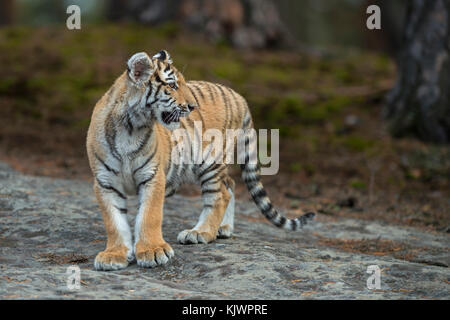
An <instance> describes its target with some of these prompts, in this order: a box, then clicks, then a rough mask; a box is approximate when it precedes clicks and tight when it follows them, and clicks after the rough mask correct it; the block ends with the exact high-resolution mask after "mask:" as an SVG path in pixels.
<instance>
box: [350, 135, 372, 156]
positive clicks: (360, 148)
mask: <svg viewBox="0 0 450 320" xmlns="http://www.w3.org/2000/svg"><path fill="white" fill-rule="evenodd" d="M343 145H344V146H345V147H346V148H347V149H349V150H350V151H356V152H364V151H366V150H368V149H370V148H371V147H372V146H373V145H374V141H372V140H369V139H366V138H364V137H360V136H349V137H345V138H343Z"/></svg>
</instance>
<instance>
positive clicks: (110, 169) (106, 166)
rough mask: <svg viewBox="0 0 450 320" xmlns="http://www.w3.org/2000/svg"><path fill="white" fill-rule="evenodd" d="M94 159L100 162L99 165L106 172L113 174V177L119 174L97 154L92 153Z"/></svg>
mask: <svg viewBox="0 0 450 320" xmlns="http://www.w3.org/2000/svg"><path fill="white" fill-rule="evenodd" d="M94 155H95V157H96V158H97V160H98V161H100V163H101V164H102V165H103V166H104V167H105V168H106V170H108V171H109V172H112V173H114V174H115V175H117V174H118V173H119V171H117V170H115V169H113V168H111V167H110V166H108V165H107V164H106V163H105V161H103V160H102V159H101V158H100V157H99V156H98V154H97V153H94Z"/></svg>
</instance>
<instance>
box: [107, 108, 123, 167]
mask: <svg viewBox="0 0 450 320" xmlns="http://www.w3.org/2000/svg"><path fill="white" fill-rule="evenodd" d="M105 139H106V142H107V143H108V146H109V149H110V151H111V154H112V156H113V157H114V158H116V159H117V160H119V161H120V162H122V157H121V156H120V154H119V152H118V151H117V148H116V129H115V127H114V121H113V118H112V112H110V113H109V114H108V115H107V117H106V124H105Z"/></svg>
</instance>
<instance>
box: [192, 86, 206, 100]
mask: <svg viewBox="0 0 450 320" xmlns="http://www.w3.org/2000/svg"><path fill="white" fill-rule="evenodd" d="M192 86H193V87H194V88H195V89H196V91H197V93H198V94H199V95H200V97H201V98H202V99H203V100H205V95H204V94H203V92H202V88H201V86H200V84H192Z"/></svg>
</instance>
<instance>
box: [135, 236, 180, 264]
mask: <svg viewBox="0 0 450 320" xmlns="http://www.w3.org/2000/svg"><path fill="white" fill-rule="evenodd" d="M174 255H175V253H174V252H173V249H172V247H171V246H170V245H169V244H168V243H167V242H163V243H162V244H160V245H156V246H151V245H143V244H137V245H136V261H137V264H138V266H140V267H143V268H153V267H156V266H158V265H163V264H166V263H167V262H169V260H170V259H171V258H173V256H174Z"/></svg>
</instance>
